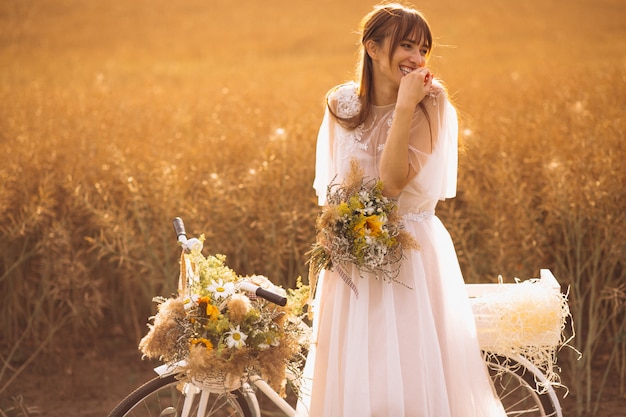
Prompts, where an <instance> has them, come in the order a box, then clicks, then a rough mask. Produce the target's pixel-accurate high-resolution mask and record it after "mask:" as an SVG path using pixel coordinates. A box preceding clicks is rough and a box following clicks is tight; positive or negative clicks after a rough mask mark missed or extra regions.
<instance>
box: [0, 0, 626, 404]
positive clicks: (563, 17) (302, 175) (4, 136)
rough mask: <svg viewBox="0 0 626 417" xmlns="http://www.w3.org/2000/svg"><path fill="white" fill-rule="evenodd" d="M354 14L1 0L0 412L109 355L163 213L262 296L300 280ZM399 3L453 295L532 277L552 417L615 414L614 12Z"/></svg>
mask: <svg viewBox="0 0 626 417" xmlns="http://www.w3.org/2000/svg"><path fill="white" fill-rule="evenodd" d="M373 4H375V2H370V1H364V0H345V1H336V0H317V1H310V2H306V1H302V2H300V1H291V2H289V1H285V0H274V1H266V2H261V1H255V0H242V1H240V2H237V3H235V2H230V1H226V0H181V1H178V2H172V1H169V2H168V1H164V0H151V1H148V0H111V1H107V2H97V1H89V0H82V1H81V0H4V1H3V2H2V3H1V4H0V155H1V156H0V161H1V163H0V237H1V239H0V359H2V360H1V361H0V415H2V410H8V409H10V408H11V407H15V403H17V402H18V401H17V400H14V399H13V397H14V396H16V395H20V394H23V395H24V397H25V398H26V400H25V404H27V405H28V403H29V401H35V400H29V399H30V398H36V396H35V397H33V396H32V393H28V392H26V391H27V390H26V389H25V388H24V384H23V383H22V384H20V381H30V379H29V378H33V377H36V376H37V375H46V374H50V373H60V374H63V372H67V369H68V366H67V363H70V362H73V360H72V359H71V358H70V357H68V356H66V355H71V354H70V353H68V352H85V351H88V352H92V355H93V356H92V358H93V360H94V361H95V360H100V359H101V358H102V357H103V356H107V357H111V356H115V355H114V354H112V353H111V352H110V351H108V352H107V353H106V355H104V354H103V353H102V351H103V350H104V347H105V346H106V348H110V347H111V346H110V345H111V343H112V342H110V341H112V340H117V341H119V342H115V343H117V344H114V346H116V347H117V348H119V349H122V346H123V347H124V348H125V349H126V351H128V349H130V350H133V347H132V345H133V344H134V343H136V341H137V340H138V339H139V338H140V337H141V336H142V335H143V334H144V333H145V331H146V327H145V323H146V320H147V317H148V316H149V315H151V314H152V312H153V308H154V306H153V305H152V303H151V299H152V297H153V296H155V295H168V294H169V293H171V292H172V291H173V290H174V289H175V284H176V278H177V264H176V262H177V256H178V248H177V246H176V244H175V240H174V236H173V231H172V228H171V223H170V221H171V219H172V218H173V217H174V216H181V217H183V218H184V219H185V221H186V224H187V230H188V232H189V234H190V235H198V234H201V233H204V234H205V235H206V237H207V242H206V244H205V247H206V248H207V251H208V252H212V253H224V254H226V255H227V256H228V258H227V259H228V264H229V265H230V266H231V267H233V268H234V269H235V270H236V271H238V272H239V273H242V274H252V273H258V274H264V275H267V276H268V277H270V278H271V279H273V280H274V281H275V282H277V283H280V284H282V285H283V286H292V285H293V283H294V282H295V279H296V277H297V276H298V275H302V276H306V273H307V266H306V264H305V255H304V254H305V253H306V252H307V251H308V249H309V247H310V245H311V243H312V242H313V239H314V232H315V231H314V222H315V216H316V214H317V213H318V207H316V199H315V195H314V193H313V189H312V187H311V185H312V181H313V176H314V151H315V139H316V132H317V128H318V126H319V123H320V121H321V117H322V114H323V110H324V94H325V92H326V91H327V90H328V89H329V88H331V87H332V86H333V85H335V84H338V83H341V82H344V81H346V80H349V79H351V78H352V72H353V66H354V61H355V52H356V42H357V36H356V35H355V33H354V31H355V30H356V28H357V25H358V22H359V20H360V18H361V17H362V16H363V15H364V14H365V13H366V12H368V11H369V10H370V9H371V6H372V5H373ZM416 5H417V6H418V7H419V8H420V9H421V10H423V11H424V13H425V14H426V16H427V17H428V18H429V21H430V23H431V25H432V26H433V30H434V34H435V36H436V38H437V44H436V47H435V51H434V55H433V57H432V62H431V67H432V68H433V70H434V72H435V74H436V76H438V77H440V78H442V79H443V80H444V81H445V82H446V84H447V86H448V89H449V92H450V95H451V97H452V98H453V100H454V102H455V104H456V106H457V108H458V110H459V116H460V126H461V128H460V130H461V142H462V151H461V155H460V171H459V191H458V196H457V198H456V199H453V200H450V201H446V202H443V203H441V204H440V206H439V209H438V214H439V216H440V217H441V218H442V220H443V221H444V223H445V224H446V225H447V226H448V228H449V230H450V232H451V234H452V236H453V239H454V241H455V244H456V247H457V250H458V254H459V258H460V262H461V266H462V268H463V271H464V273H465V275H466V280H467V281H468V282H478V281H493V280H495V279H496V278H497V276H498V275H499V274H501V275H503V276H504V278H505V279H506V280H508V281H510V280H512V279H513V278H514V277H520V278H524V279H525V278H528V277H533V276H537V274H538V272H539V269H540V268H550V269H551V270H552V271H553V273H554V275H555V276H556V277H557V279H559V280H560V282H561V283H562V284H563V286H564V290H569V300H570V307H571V311H572V316H573V323H574V328H575V330H576V337H575V338H574V339H573V341H572V342H571V344H572V346H574V347H575V348H576V349H578V350H579V351H580V352H582V354H583V355H582V358H581V359H579V360H578V359H577V355H576V354H575V352H574V351H572V350H570V349H564V350H563V351H562V352H561V354H560V356H559V361H560V365H561V366H562V368H563V382H564V384H565V385H567V386H568V387H569V390H570V391H569V395H568V396H567V398H566V399H565V401H564V403H565V405H566V412H565V415H568V416H573V415H577V416H592V415H593V416H612V415H615V414H613V412H612V411H611V410H617V409H623V406H624V403H625V402H626V399H625V397H624V395H625V393H626V387H625V378H626V328H625V323H626V265H625V261H626V199H625V197H624V185H623V183H624V179H625V178H626V165H625V164H624V163H623V160H624V158H625V157H626V144H625V140H624V139H625V138H624V131H625V130H626V121H625V119H624V105H625V104H626V88H625V84H626V18H625V17H624V16H626V13H625V12H626V4H624V2H623V1H620V0H574V1H569V2H567V3H564V2H556V1H553V2H551V1H540V0H529V1H526V2H509V1H504V0H480V1H477V2H462V1H459V0H457V1H453V0H439V1H436V0H431V1H424V2H421V3H416ZM107 340H108V341H109V342H106V341H107ZM125 342H126V343H125ZM129 344H130V346H131V347H130V348H128V346H129ZM72 354H74V353H72ZM76 354H78V353H76ZM133 360H137V361H139V356H138V355H136V357H133ZM76 372H77V371H76V370H73V371H72V374H74V373H76ZM74 379H76V378H74ZM135 382H136V383H137V384H138V383H139V382H140V381H135ZM112 383H115V382H112ZM564 392H565V391H564V390H561V391H559V393H560V394H561V395H562V394H564ZM99 395H100V396H101V397H106V396H107V393H106V390H105V391H101V392H99ZM115 399H117V398H113V403H114V402H115V401H114V400H115ZM38 406H39V407H40V408H42V409H44V410H45V409H46V407H49V408H50V409H55V407H56V408H58V407H60V406H58V405H54V404H50V403H48V404H38ZM611 407H614V408H611ZM44 414H45V415H50V414H46V413H44ZM101 414H102V412H100V413H95V414H93V415H101ZM81 415H84V416H88V415H90V414H88V413H84V414H81Z"/></svg>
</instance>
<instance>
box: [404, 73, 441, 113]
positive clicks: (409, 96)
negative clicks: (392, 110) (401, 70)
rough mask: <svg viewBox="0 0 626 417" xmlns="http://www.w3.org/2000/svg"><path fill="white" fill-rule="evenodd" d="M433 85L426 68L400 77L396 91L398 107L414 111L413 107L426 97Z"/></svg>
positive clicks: (430, 74)
mask: <svg viewBox="0 0 626 417" xmlns="http://www.w3.org/2000/svg"><path fill="white" fill-rule="evenodd" d="M432 83H433V75H432V73H431V72H430V70H429V69H428V68H426V67H423V68H418V69H416V70H415V71H412V72H410V73H408V74H407V75H405V76H404V77H402V79H401V80H400V88H399V89H398V100H397V102H396V108H398V106H401V107H406V108H408V109H411V110H413V109H415V106H417V104H418V103H419V102H420V101H422V100H423V99H424V97H426V95H427V94H428V92H429V91H430V87H431V86H432Z"/></svg>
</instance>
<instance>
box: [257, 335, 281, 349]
mask: <svg viewBox="0 0 626 417" xmlns="http://www.w3.org/2000/svg"><path fill="white" fill-rule="evenodd" d="M278 345H280V340H278V338H277V337H276V335H275V334H272V333H267V334H266V335H265V342H263V343H260V344H259V349H262V350H265V349H269V347H270V346H278Z"/></svg>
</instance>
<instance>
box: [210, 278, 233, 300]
mask: <svg viewBox="0 0 626 417" xmlns="http://www.w3.org/2000/svg"><path fill="white" fill-rule="evenodd" d="M207 289H208V290H209V291H211V293H212V294H213V296H214V297H215V299H216V300H219V299H220V298H226V297H228V296H229V295H232V294H233V293H234V292H235V284H233V283H232V282H227V283H224V281H223V280H221V279H218V280H217V281H215V280H213V281H211V285H209V287H208V288H207Z"/></svg>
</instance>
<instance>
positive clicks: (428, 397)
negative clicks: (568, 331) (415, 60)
mask: <svg viewBox="0 0 626 417" xmlns="http://www.w3.org/2000/svg"><path fill="white" fill-rule="evenodd" d="M356 89H357V86H356V84H354V83H349V84H346V85H343V86H341V87H339V88H338V89H337V90H336V91H335V92H334V93H333V95H332V96H331V99H330V102H331V105H333V106H334V108H335V109H336V112H338V114H339V115H341V116H349V115H353V114H355V112H356V111H357V110H358V108H359V102H358V100H357V95H356ZM423 103H424V104H425V107H426V109H427V111H428V113H429V118H430V127H429V123H428V121H427V119H426V117H425V116H424V113H423V111H422V110H420V109H419V108H416V112H415V114H414V117H413V122H412V127H411V139H410V149H411V152H410V153H411V156H410V163H411V164H412V165H413V167H414V168H415V169H416V171H417V172H418V175H417V176H416V178H415V179H414V180H413V181H412V182H411V183H410V184H409V185H408V186H407V187H406V188H405V189H404V191H403V192H402V194H401V195H400V196H399V198H398V208H399V211H400V213H401V214H403V220H404V224H405V228H406V230H408V231H410V232H411V233H412V234H413V235H414V236H415V238H416V239H417V241H418V243H419V245H420V247H421V249H420V250H419V251H415V250H411V251H406V253H405V255H406V258H405V259H404V260H403V261H402V266H401V270H400V275H399V276H398V278H397V279H398V281H400V282H402V283H403V284H404V285H401V284H399V283H396V282H389V281H385V280H382V279H376V278H375V277H372V276H365V277H361V276H359V273H358V271H357V270H356V268H353V270H352V280H353V282H354V283H355V284H356V286H357V288H358V296H357V295H356V294H355V292H354V291H353V290H352V289H350V287H349V286H348V285H347V284H346V283H345V282H344V281H343V280H342V279H341V278H340V277H339V275H338V274H337V273H336V272H332V271H322V273H321V274H320V278H319V284H318V287H317V293H316V296H315V301H314V306H315V309H314V314H315V316H314V329H313V333H314V336H313V345H312V346H311V350H310V354H309V357H308V360H307V365H306V367H305V378H304V381H303V384H304V387H303V389H302V393H301V394H302V398H301V401H300V402H299V404H298V412H297V415H298V416H307V415H310V416H311V417H403V416H404V417H492V416H493V417H495V416H498V417H503V416H505V412H504V410H503V408H502V405H501V403H500V401H499V400H498V398H497V396H496V395H495V394H494V391H493V388H492V385H491V383H490V380H489V377H488V375H487V371H486V367H485V364H484V362H483V359H482V356H481V353H480V349H479V345H478V341H477V337H476V328H475V324H474V319H473V315H472V312H471V307H470V305H469V301H468V298H467V295H466V292H465V287H464V282H463V277H462V275H461V270H460V268H459V264H458V260H457V257H456V253H455V250H454V246H453V244H452V240H451V239H450V235H449V234H448V232H447V230H446V229H445V227H444V226H443V224H442V223H441V222H440V220H439V219H438V218H437V217H436V216H435V214H434V211H435V206H436V205H437V201H438V200H443V199H445V198H448V197H453V196H454V195H455V193H456V173H457V155H458V151H457V133H458V132H457V131H458V126H457V118H456V112H455V110H454V108H453V107H452V105H451V104H450V103H449V102H448V100H447V98H446V95H445V92H444V90H443V89H442V88H441V86H440V85H436V86H435V87H433V92H432V93H431V95H430V96H428V97H426V98H425V99H424V101H423ZM393 110H394V106H393V105H391V106H386V107H373V112H372V115H371V117H370V120H369V121H368V122H366V123H364V124H363V125H362V126H360V127H359V128H357V129H356V130H354V131H347V130H346V129H344V128H342V127H341V126H340V125H339V124H338V123H337V122H336V121H335V120H334V119H333V118H332V117H331V116H330V114H329V112H328V110H327V111H326V115H325V117H324V120H323V122H322V126H321V128H320V132H319V137H318V144H317V162H316V178H315V183H314V187H315V189H316V191H317V195H318V197H319V203H320V205H324V204H325V194H326V187H327V185H328V183H329V181H333V180H334V181H341V178H342V176H343V175H345V174H347V172H348V171H349V169H350V161H351V160H352V159H355V158H356V159H357V160H358V161H359V163H360V165H361V167H362V168H363V169H364V171H365V175H366V176H368V177H377V176H378V161H379V159H380V155H381V152H382V149H383V147H384V144H385V140H386V137H387V134H388V131H389V129H390V126H391V120H392V117H393ZM430 131H432V142H431V140H430V137H431V135H430V133H429V132H430ZM420 138H421V139H420ZM420 140H421V142H420ZM348 270H349V268H348ZM407 287H408V288H407Z"/></svg>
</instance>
